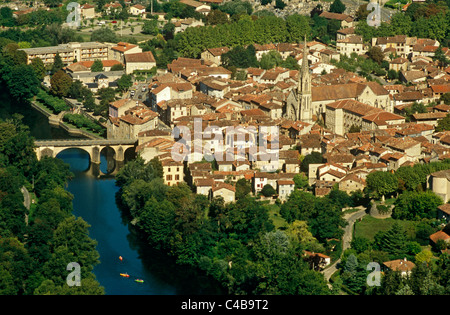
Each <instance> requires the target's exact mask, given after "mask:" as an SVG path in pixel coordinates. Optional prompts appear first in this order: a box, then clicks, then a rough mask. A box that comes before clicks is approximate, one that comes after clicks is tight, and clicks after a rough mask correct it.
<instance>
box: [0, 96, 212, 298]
mask: <svg viewBox="0 0 450 315" xmlns="http://www.w3.org/2000/svg"><path fill="white" fill-rule="evenodd" d="M0 104H2V107H1V108H0V115H1V116H0V117H2V118H3V119H4V118H7V117H10V116H11V112H19V113H20V114H21V115H23V116H24V119H23V122H24V123H25V124H26V125H28V126H29V128H30V131H31V134H32V135H33V136H34V137H35V138H36V139H38V140H39V139H67V138H73V137H71V136H70V135H68V134H67V133H66V132H65V131H64V130H62V129H58V128H54V127H52V126H50V125H49V124H48V120H47V118H46V117H45V116H43V115H42V114H40V113H38V112H37V111H35V110H33V109H32V108H31V107H28V106H22V107H19V108H17V107H16V108H14V110H12V109H11V108H10V107H9V106H8V105H9V99H8V98H7V97H5V96H4V95H0ZM57 157H58V158H61V159H62V160H63V161H65V162H66V163H68V164H69V165H70V169H71V171H72V172H73V173H74V175H75V176H74V178H73V179H72V180H71V181H70V182H69V183H68V186H67V190H68V191H69V192H71V193H72V194H73V196H74V199H73V208H74V211H73V214H74V215H75V216H77V217H81V218H83V219H84V220H85V221H86V222H87V223H88V224H89V225H90V226H91V227H90V228H89V235H90V237H91V238H92V239H94V240H96V241H97V250H98V252H99V254H100V259H99V260H100V263H99V264H98V265H96V266H95V267H94V274H95V276H96V278H97V280H98V281H99V283H100V285H101V286H103V287H104V288H105V294H107V295H182V294H189V295H192V294H208V295H210V294H220V293H221V292H220V289H219V288H218V285H217V284H215V283H214V282H213V281H211V279H209V278H207V277H205V276H204V275H202V274H199V273H198V272H197V270H193V269H192V268H187V267H184V266H179V265H177V264H176V263H175V261H174V260H173V259H172V258H171V257H169V256H167V255H165V254H164V253H161V252H158V251H156V250H154V249H152V248H150V247H149V246H148V245H147V244H146V243H145V240H142V239H141V238H142V236H141V234H139V233H136V231H135V228H134V226H133V225H131V224H130V223H129V222H128V220H127V218H126V217H125V216H124V215H123V211H121V210H120V208H119V206H118V205H117V203H116V193H117V191H118V187H117V186H116V185H115V179H114V177H112V176H109V177H104V178H97V177H94V176H92V175H90V172H89V168H90V162H89V156H88V154H87V153H86V152H84V151H83V150H80V149H69V150H65V151H63V152H61V153H60V154H58V156H57ZM106 164H107V162H106V157H105V156H104V155H102V156H101V164H100V169H101V170H102V172H106ZM120 256H121V257H122V258H123V259H122V260H120V259H119V257H120ZM120 273H128V274H129V275H130V277H129V278H124V277H121V276H120ZM137 278H139V279H142V280H144V282H143V283H140V282H136V281H135V279H137Z"/></svg>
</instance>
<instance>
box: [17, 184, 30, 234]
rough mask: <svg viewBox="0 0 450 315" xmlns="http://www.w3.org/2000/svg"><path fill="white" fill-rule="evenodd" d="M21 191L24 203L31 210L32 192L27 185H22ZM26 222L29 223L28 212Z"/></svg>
mask: <svg viewBox="0 0 450 315" xmlns="http://www.w3.org/2000/svg"><path fill="white" fill-rule="evenodd" d="M20 191H21V192H22V195H23V205H24V206H25V208H27V210H28V211H29V210H30V205H31V198H30V193H29V192H28V189H27V188H26V187H25V186H22V188H20ZM25 224H26V225H28V214H25Z"/></svg>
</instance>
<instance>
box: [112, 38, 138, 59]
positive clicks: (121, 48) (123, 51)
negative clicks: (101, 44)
mask: <svg viewBox="0 0 450 315" xmlns="http://www.w3.org/2000/svg"><path fill="white" fill-rule="evenodd" d="M141 52H142V48H140V47H139V46H138V45H134V44H130V43H125V42H119V43H117V45H116V46H113V47H111V50H110V53H111V54H112V55H111V56H110V57H111V59H115V60H118V61H120V62H121V63H123V64H124V63H125V55H127V54H135V53H141Z"/></svg>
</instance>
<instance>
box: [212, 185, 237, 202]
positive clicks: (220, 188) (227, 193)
mask: <svg viewBox="0 0 450 315" xmlns="http://www.w3.org/2000/svg"><path fill="white" fill-rule="evenodd" d="M211 191H212V197H213V198H214V197H219V196H220V197H222V198H223V200H224V201H225V203H230V202H234V201H235V200H236V188H235V187H234V186H233V185H230V184H226V183H222V182H217V183H215V184H214V187H212V189H211Z"/></svg>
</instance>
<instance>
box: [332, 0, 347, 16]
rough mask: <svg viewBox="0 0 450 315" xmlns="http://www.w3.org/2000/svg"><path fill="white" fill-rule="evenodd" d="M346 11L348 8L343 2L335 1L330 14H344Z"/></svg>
mask: <svg viewBox="0 0 450 315" xmlns="http://www.w3.org/2000/svg"><path fill="white" fill-rule="evenodd" d="M345 9H346V7H345V5H344V4H343V3H342V1H341V0H334V1H333V3H332V4H331V5H330V12H333V13H344V11H345Z"/></svg>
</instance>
